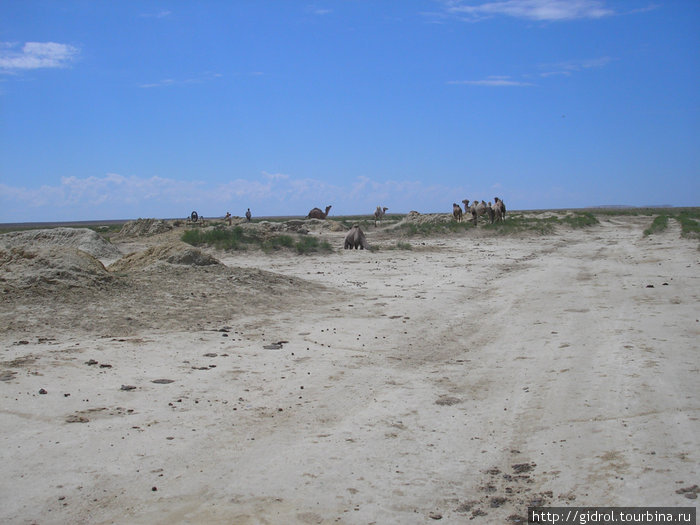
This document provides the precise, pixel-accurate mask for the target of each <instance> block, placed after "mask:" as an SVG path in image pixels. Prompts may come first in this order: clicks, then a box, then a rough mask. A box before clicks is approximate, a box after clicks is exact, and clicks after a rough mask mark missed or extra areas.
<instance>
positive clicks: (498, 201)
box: [494, 197, 506, 219]
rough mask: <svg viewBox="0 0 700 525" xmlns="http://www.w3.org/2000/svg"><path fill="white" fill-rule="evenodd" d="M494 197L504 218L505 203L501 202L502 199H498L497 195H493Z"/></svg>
mask: <svg viewBox="0 0 700 525" xmlns="http://www.w3.org/2000/svg"><path fill="white" fill-rule="evenodd" d="M494 199H495V201H496V204H500V208H501V210H502V212H503V213H502V215H503V218H504V219H505V218H506V203H505V202H503V199H500V198H498V197H494Z"/></svg>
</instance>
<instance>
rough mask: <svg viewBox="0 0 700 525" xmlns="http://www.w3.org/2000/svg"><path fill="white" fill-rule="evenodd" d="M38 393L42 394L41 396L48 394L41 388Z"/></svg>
mask: <svg viewBox="0 0 700 525" xmlns="http://www.w3.org/2000/svg"><path fill="white" fill-rule="evenodd" d="M39 393H40V394H42V395H43V394H48V392H47V391H46V390H44V389H43V388H42V389H41V390H39Z"/></svg>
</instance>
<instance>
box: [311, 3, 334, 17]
mask: <svg viewBox="0 0 700 525" xmlns="http://www.w3.org/2000/svg"><path fill="white" fill-rule="evenodd" d="M306 11H307V12H309V13H311V14H314V15H318V16H323V15H329V14H331V13H332V12H333V10H332V9H327V8H324V7H317V6H315V5H308V6H306Z"/></svg>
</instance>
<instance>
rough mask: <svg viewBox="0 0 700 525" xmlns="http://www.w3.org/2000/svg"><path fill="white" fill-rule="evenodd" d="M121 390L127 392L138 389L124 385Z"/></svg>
mask: <svg viewBox="0 0 700 525" xmlns="http://www.w3.org/2000/svg"><path fill="white" fill-rule="evenodd" d="M121 390H126V391H129V390H136V387H135V386H133V385H122V387H121Z"/></svg>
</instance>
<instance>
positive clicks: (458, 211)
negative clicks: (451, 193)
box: [452, 202, 462, 222]
mask: <svg viewBox="0 0 700 525" xmlns="http://www.w3.org/2000/svg"><path fill="white" fill-rule="evenodd" d="M452 216H453V217H454V218H455V220H456V221H457V222H462V207H461V206H460V205H459V204H457V203H456V202H453V203H452Z"/></svg>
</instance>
